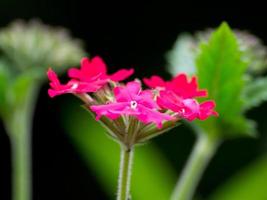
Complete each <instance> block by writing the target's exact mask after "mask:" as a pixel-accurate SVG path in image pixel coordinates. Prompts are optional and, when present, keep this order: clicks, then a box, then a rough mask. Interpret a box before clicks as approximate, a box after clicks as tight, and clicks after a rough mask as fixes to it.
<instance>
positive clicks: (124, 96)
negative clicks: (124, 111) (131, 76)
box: [113, 81, 141, 102]
mask: <svg viewBox="0 0 267 200" xmlns="http://www.w3.org/2000/svg"><path fill="white" fill-rule="evenodd" d="M113 91H114V95H115V98H116V101H117V102H126V101H128V102H130V101H132V100H134V97H135V96H136V95H138V94H139V92H140V91H141V83H140V82H138V81H131V82H128V83H127V84H126V86H124V87H122V86H119V87H115V88H114V90H113Z"/></svg>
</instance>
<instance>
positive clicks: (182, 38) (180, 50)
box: [166, 33, 196, 76]
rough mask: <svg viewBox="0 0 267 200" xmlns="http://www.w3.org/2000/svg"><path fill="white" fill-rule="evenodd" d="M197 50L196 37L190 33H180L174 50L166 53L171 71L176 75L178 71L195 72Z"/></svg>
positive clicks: (191, 73) (190, 73)
mask: <svg viewBox="0 0 267 200" xmlns="http://www.w3.org/2000/svg"><path fill="white" fill-rule="evenodd" d="M195 51H196V44H195V41H194V38H193V37H192V36H191V35H190V34H188V33H183V34H181V35H179V36H178V38H177V40H176V42H175V44H174V46H173V48H172V50H171V51H169V52H168V53H167V55H166V57H167V61H168V66H169V67H168V69H169V71H170V73H171V74H172V75H174V76H175V75H176V74H178V73H186V74H189V75H193V74H195V71H196V67H195V57H196V55H195V54H196V53H195Z"/></svg>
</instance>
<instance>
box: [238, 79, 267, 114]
mask: <svg viewBox="0 0 267 200" xmlns="http://www.w3.org/2000/svg"><path fill="white" fill-rule="evenodd" d="M243 98H244V102H245V104H244V106H243V109H244V110H249V109H251V108H253V107H256V106H259V105H260V104H261V103H262V102H263V101H266V100H267V77H263V78H257V79H255V80H253V81H249V82H248V84H246V86H245V88H244V91H243Z"/></svg>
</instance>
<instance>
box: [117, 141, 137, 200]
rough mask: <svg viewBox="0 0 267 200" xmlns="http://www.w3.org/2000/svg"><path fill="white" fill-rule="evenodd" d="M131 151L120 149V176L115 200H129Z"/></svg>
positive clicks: (132, 152)
mask: <svg viewBox="0 0 267 200" xmlns="http://www.w3.org/2000/svg"><path fill="white" fill-rule="evenodd" d="M133 154H134V151H133V149H127V148H125V147H123V146H122V147H121V161H120V174H119V182H118V194H117V200H128V199H130V196H129V195H130V194H129V191H130V179H131V165H132V160H133Z"/></svg>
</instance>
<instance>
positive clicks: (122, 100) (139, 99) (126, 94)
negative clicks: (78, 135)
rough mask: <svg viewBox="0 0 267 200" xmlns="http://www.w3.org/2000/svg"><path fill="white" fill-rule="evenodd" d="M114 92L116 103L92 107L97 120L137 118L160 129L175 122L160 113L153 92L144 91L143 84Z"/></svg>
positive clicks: (128, 84) (118, 88) (128, 86)
mask: <svg viewBox="0 0 267 200" xmlns="http://www.w3.org/2000/svg"><path fill="white" fill-rule="evenodd" d="M113 91H114V96H115V100H114V102H111V103H108V104H106V105H93V106H91V107H90V108H91V110H92V111H94V112H95V113H96V115H97V116H96V118H97V119H99V118H100V117H101V116H103V115H104V116H106V117H108V118H110V119H116V118H118V117H120V116H121V115H126V116H127V115H128V116H135V117H136V118H137V119H139V120H140V121H141V122H143V123H145V124H148V123H155V124H156V125H157V127H158V128H160V127H161V126H162V122H163V121H164V120H173V117H171V116H169V115H167V114H164V113H161V112H159V111H158V109H159V107H158V105H157V103H156V102H155V100H154V95H153V93H152V91H151V90H144V91H142V89H141V83H140V82H138V81H132V82H129V83H127V84H126V86H119V87H115V88H114V90H113Z"/></svg>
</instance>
